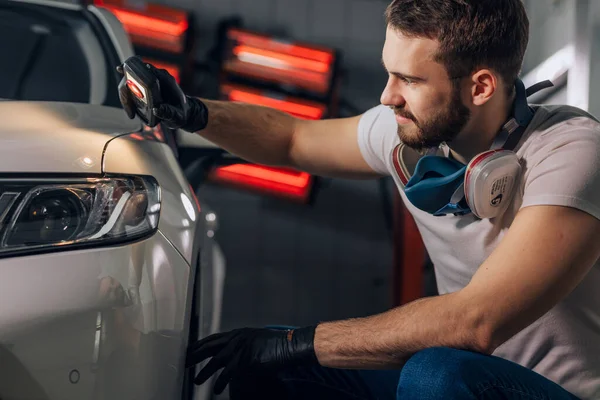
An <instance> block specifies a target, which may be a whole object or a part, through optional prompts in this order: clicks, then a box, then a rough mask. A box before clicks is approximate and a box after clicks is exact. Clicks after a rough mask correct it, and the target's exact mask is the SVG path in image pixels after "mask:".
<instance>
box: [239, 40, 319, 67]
mask: <svg viewBox="0 0 600 400" xmlns="http://www.w3.org/2000/svg"><path fill="white" fill-rule="evenodd" d="M233 54H234V55H235V56H236V57H237V58H239V59H240V61H243V62H248V63H251V64H260V65H264V64H266V66H269V67H272V68H287V69H296V68H298V69H305V70H311V71H315V72H319V73H322V74H324V73H327V72H328V71H329V68H330V66H329V65H328V64H326V63H324V62H321V61H314V60H309V59H306V58H302V57H297V56H291V55H287V54H283V53H278V52H275V51H271V50H265V49H259V48H256V47H250V46H245V45H239V46H236V47H234V49H233Z"/></svg>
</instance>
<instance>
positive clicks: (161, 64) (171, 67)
mask: <svg viewBox="0 0 600 400" xmlns="http://www.w3.org/2000/svg"><path fill="white" fill-rule="evenodd" d="M142 59H143V60H144V61H145V62H147V63H150V64H152V65H154V66H155V67H156V68H158V69H166V70H167V72H168V73H169V74H171V75H172V76H173V78H175V81H177V83H181V71H180V68H179V66H177V65H175V64H170V63H167V62H165V61H160V60H155V59H153V58H148V57H142Z"/></svg>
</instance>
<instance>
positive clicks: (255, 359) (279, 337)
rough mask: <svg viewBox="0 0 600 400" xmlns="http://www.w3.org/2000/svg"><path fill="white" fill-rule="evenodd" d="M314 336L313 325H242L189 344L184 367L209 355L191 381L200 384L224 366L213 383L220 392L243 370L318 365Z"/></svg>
mask: <svg viewBox="0 0 600 400" xmlns="http://www.w3.org/2000/svg"><path fill="white" fill-rule="evenodd" d="M314 336H315V327H314V326H312V327H306V328H299V329H288V330H275V329H255V328H242V329H235V330H233V331H229V332H224V333H217V334H214V335H211V336H208V337H206V338H204V339H202V340H199V341H198V342H196V343H192V344H191V345H190V347H189V349H188V353H187V360H186V367H190V366H193V365H195V364H198V363H200V362H202V361H204V360H205V359H207V358H209V357H212V359H211V360H210V361H209V362H208V363H207V364H206V366H205V367H204V368H202V370H200V372H199V373H198V375H196V379H194V383H195V384H196V385H201V384H202V383H204V382H206V380H208V379H209V378H210V377H211V376H212V375H213V374H214V373H215V372H217V371H218V370H219V369H221V368H223V372H221V374H220V375H219V377H218V378H217V381H216V382H215V387H214V393H215V394H220V393H221V392H223V390H225V387H226V386H227V384H228V383H229V382H230V381H231V380H232V379H234V378H236V377H237V376H239V375H240V374H243V373H247V372H250V371H251V372H252V373H261V372H266V371H273V370H277V369H283V368H285V367H293V366H298V365H304V366H310V365H318V360H317V357H316V355H315V351H314Z"/></svg>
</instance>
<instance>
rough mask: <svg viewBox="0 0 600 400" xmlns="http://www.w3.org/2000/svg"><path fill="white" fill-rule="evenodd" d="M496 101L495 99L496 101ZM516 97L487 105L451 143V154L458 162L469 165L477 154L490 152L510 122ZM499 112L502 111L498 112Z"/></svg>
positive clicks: (504, 98) (498, 100)
mask: <svg viewBox="0 0 600 400" xmlns="http://www.w3.org/2000/svg"><path fill="white" fill-rule="evenodd" d="M494 100H495V99H494ZM513 101H514V96H510V97H509V98H506V97H504V96H503V98H502V99H500V98H498V99H497V100H496V104H492V103H490V104H487V106H488V107H486V109H485V110H482V112H481V113H480V114H479V116H478V117H477V118H473V119H472V120H471V121H469V123H468V124H467V126H466V127H465V129H464V130H463V132H461V133H460V134H459V135H458V137H457V138H456V139H454V140H453V141H452V143H449V144H448V145H449V147H450V154H451V155H452V157H453V158H454V159H456V160H457V161H459V162H461V163H463V164H467V163H468V162H469V161H470V160H472V159H473V157H475V156H476V155H477V154H479V153H481V152H484V151H486V150H489V149H490V147H491V146H492V143H493V142H494V139H495V138H496V135H498V132H500V129H502V126H503V125H504V124H505V123H506V121H507V120H508V118H509V116H510V113H511V111H512V105H513ZM498 110H502V111H501V112H498Z"/></svg>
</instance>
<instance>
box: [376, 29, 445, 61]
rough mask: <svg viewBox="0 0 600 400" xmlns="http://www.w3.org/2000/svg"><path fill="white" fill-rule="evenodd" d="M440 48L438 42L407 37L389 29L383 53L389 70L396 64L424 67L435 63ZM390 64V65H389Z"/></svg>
mask: <svg viewBox="0 0 600 400" xmlns="http://www.w3.org/2000/svg"><path fill="white" fill-rule="evenodd" d="M438 48H439V42H438V41H437V40H433V39H429V38H424V37H414V36H406V35H404V34H402V33H401V32H399V31H397V30H394V29H393V28H390V27H388V28H387V31H386V39H385V45H384V51H383V60H384V62H385V63H386V66H387V67H388V68H391V67H392V66H394V65H396V64H403V65H422V64H425V63H427V64H431V63H436V62H435V59H434V57H435V54H436V53H437V51H438ZM387 63H390V65H387Z"/></svg>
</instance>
